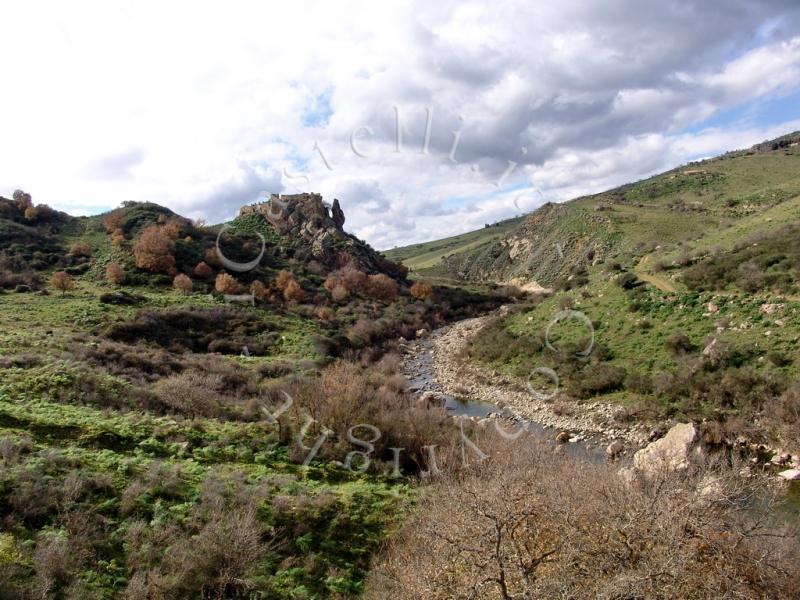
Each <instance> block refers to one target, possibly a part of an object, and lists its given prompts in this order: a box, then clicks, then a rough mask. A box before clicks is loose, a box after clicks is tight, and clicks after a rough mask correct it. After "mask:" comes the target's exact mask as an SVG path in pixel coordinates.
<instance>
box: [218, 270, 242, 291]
mask: <svg viewBox="0 0 800 600" xmlns="http://www.w3.org/2000/svg"><path fill="white" fill-rule="evenodd" d="M214 289H215V290H217V291H218V292H219V293H220V294H236V293H238V292H239V290H240V289H241V285H239V282H238V281H237V280H236V278H235V277H233V276H232V275H229V274H228V273H220V274H219V275H217V279H216V280H215V281H214Z"/></svg>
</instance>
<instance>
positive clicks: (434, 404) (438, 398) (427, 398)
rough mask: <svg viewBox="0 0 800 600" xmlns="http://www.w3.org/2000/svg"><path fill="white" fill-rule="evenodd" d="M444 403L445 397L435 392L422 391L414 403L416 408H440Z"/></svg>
mask: <svg viewBox="0 0 800 600" xmlns="http://www.w3.org/2000/svg"><path fill="white" fill-rule="evenodd" d="M444 404H445V397H444V396H442V395H441V394H437V393H436V392H424V393H423V394H422V395H421V396H420V397H419V398H417V401H416V403H415V405H416V407H417V408H441V407H442V406H444Z"/></svg>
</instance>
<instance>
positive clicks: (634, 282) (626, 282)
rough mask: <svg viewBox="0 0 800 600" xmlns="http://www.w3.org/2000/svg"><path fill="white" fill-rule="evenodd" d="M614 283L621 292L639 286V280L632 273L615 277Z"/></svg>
mask: <svg viewBox="0 0 800 600" xmlns="http://www.w3.org/2000/svg"><path fill="white" fill-rule="evenodd" d="M616 282H617V285H618V286H619V287H621V288H622V289H623V290H632V289H633V288H635V287H636V286H638V285H639V278H638V277H636V275H634V274H633V273H630V272H625V273H622V274H621V275H618V276H617V278H616Z"/></svg>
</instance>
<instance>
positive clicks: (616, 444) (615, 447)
mask: <svg viewBox="0 0 800 600" xmlns="http://www.w3.org/2000/svg"><path fill="white" fill-rule="evenodd" d="M623 450H625V444H623V443H622V442H621V441H619V440H614V441H613V442H611V443H610V444H609V445H608V447H607V448H606V456H607V457H608V458H616V457H617V456H619V455H620V454H622V451H623Z"/></svg>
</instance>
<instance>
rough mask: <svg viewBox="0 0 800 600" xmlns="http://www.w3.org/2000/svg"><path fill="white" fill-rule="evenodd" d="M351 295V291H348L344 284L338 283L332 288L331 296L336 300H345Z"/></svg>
mask: <svg viewBox="0 0 800 600" xmlns="http://www.w3.org/2000/svg"><path fill="white" fill-rule="evenodd" d="M349 297H350V292H348V291H347V288H346V287H344V286H343V285H338V284H337V285H336V286H334V288H333V289H332V290H331V298H332V299H333V301H334V302H344V301H345V300H347V298H349Z"/></svg>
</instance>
